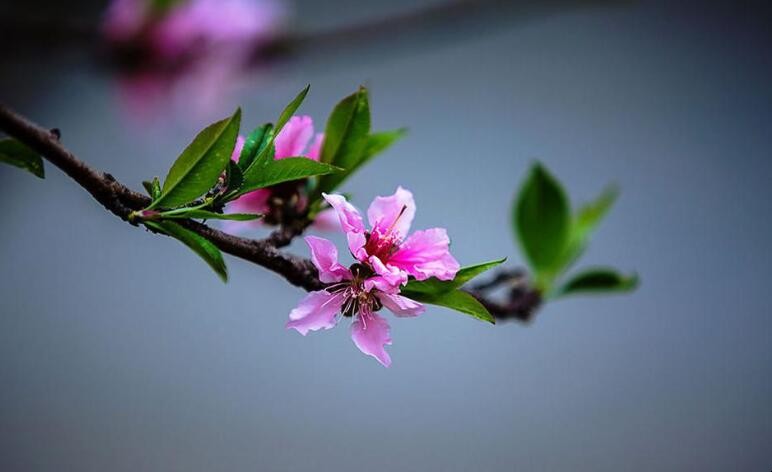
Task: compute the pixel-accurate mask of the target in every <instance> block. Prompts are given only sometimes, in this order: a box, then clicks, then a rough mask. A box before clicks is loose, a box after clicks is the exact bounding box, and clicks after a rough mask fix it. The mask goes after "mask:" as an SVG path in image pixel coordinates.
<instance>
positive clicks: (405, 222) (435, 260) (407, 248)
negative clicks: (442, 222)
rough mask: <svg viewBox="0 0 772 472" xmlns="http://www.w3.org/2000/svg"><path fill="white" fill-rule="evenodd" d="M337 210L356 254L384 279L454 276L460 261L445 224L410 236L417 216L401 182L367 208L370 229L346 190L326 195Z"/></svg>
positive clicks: (393, 282)
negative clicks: (452, 248) (451, 252)
mask: <svg viewBox="0 0 772 472" xmlns="http://www.w3.org/2000/svg"><path fill="white" fill-rule="evenodd" d="M324 198H325V200H327V202H328V203H329V204H330V206H332V208H334V209H335V211H336V212H337V213H338V218H339V220H340V225H341V228H342V229H343V231H344V232H345V233H346V239H347V240H348V247H349V250H350V251H351V254H352V255H353V256H354V257H355V258H356V259H357V260H359V261H360V262H362V263H365V264H368V265H369V266H370V267H372V268H373V270H374V271H375V273H376V274H377V277H375V279H377V280H378V283H379V284H388V285H394V286H398V285H401V284H405V283H406V282H407V279H408V276H413V277H415V278H416V279H417V280H426V279H428V278H429V277H436V278H438V279H440V280H453V278H454V277H455V276H456V272H458V269H459V264H458V262H457V261H456V259H455V258H453V256H452V255H451V254H450V251H449V246H450V239H449V238H448V234H447V232H446V231H445V229H444V228H432V229H427V230H423V231H416V232H414V233H413V234H412V235H410V236H408V231H409V229H410V224H411V223H412V222H413V217H414V216H415V210H416V208H415V202H414V201H413V194H412V193H410V192H409V191H407V190H405V189H403V188H402V187H398V188H397V191H396V192H395V193H394V195H390V196H388V197H376V198H375V200H373V202H372V204H370V207H369V208H368V209H367V219H368V221H369V223H370V227H371V229H370V230H369V231H367V230H365V226H364V223H363V222H362V217H361V215H360V214H359V211H357V209H356V208H354V206H352V205H351V204H350V203H348V202H347V201H346V198H345V197H343V196H342V195H327V194H324Z"/></svg>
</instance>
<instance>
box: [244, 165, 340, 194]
mask: <svg viewBox="0 0 772 472" xmlns="http://www.w3.org/2000/svg"><path fill="white" fill-rule="evenodd" d="M257 164H258V163H255V165H253V166H252V167H250V168H249V169H247V171H246V172H245V173H244V183H243V184H242V186H241V190H240V191H239V193H240V194H245V193H247V192H251V191H253V190H256V189H259V188H265V187H270V186H272V185H276V184H280V183H282V182H289V181H292V180H300V179H306V178H308V177H313V176H315V175H325V174H330V173H332V172H336V171H338V170H339V169H337V168H336V167H333V166H331V165H329V164H325V163H322V162H317V161H314V160H311V159H308V158H305V157H288V158H286V159H279V160H271V161H268V162H267V163H265V164H264V165H257Z"/></svg>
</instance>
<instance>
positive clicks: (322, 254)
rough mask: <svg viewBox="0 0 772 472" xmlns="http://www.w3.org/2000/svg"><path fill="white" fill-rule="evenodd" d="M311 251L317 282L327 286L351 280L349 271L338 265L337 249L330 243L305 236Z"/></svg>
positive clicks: (322, 239)
mask: <svg viewBox="0 0 772 472" xmlns="http://www.w3.org/2000/svg"><path fill="white" fill-rule="evenodd" d="M305 240H306V244H308V247H309V249H311V262H313V263H314V265H315V266H316V268H317V269H318V270H319V280H321V281H322V282H323V283H326V284H329V283H333V282H340V281H341V280H343V279H346V280H348V279H351V277H352V276H351V271H350V270H348V269H347V268H345V267H343V266H342V265H340V263H338V248H336V247H335V244H333V242H332V241H329V240H327V239H324V238H319V237H317V236H306V237H305Z"/></svg>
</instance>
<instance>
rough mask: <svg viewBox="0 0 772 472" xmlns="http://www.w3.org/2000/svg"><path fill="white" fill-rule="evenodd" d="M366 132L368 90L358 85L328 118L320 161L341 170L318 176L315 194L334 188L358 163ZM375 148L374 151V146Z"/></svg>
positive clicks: (367, 133) (365, 143)
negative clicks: (342, 170)
mask: <svg viewBox="0 0 772 472" xmlns="http://www.w3.org/2000/svg"><path fill="white" fill-rule="evenodd" d="M369 133H370V104H369V101H368V98H367V89H366V88H364V87H360V88H359V90H358V91H357V92H355V93H353V94H352V95H349V96H348V97H346V98H344V99H343V100H341V101H340V102H339V103H338V104H337V105H336V106H335V108H334V109H333V110H332V113H331V114H330V117H329V118H328V119H327V126H326V128H325V131H324V144H323V145H322V153H321V158H320V160H321V161H322V162H326V163H329V164H332V165H334V166H337V167H340V168H341V169H344V172H342V173H341V174H336V175H334V176H330V177H324V178H321V179H320V180H319V185H318V187H317V192H316V193H317V195H318V194H321V192H329V191H332V190H333V189H335V188H336V187H337V186H338V185H339V184H340V183H341V182H342V181H343V180H344V179H345V178H346V177H347V176H348V175H350V174H351V172H353V171H354V170H355V169H356V168H357V167H358V166H359V165H360V164H361V162H362V160H363V158H364V157H365V149H366V146H367V145H368V138H369ZM383 139H384V138H381V140H383ZM374 149H375V150H377V146H374Z"/></svg>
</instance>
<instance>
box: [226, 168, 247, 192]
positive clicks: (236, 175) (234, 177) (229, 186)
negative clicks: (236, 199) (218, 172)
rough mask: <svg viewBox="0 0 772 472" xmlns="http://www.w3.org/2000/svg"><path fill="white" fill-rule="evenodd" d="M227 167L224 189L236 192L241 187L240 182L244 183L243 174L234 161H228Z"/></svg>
mask: <svg viewBox="0 0 772 472" xmlns="http://www.w3.org/2000/svg"><path fill="white" fill-rule="evenodd" d="M227 169H228V170H227V171H226V175H225V189H226V191H228V192H237V191H238V190H239V189H240V188H241V184H243V183H244V174H243V173H242V172H241V167H239V165H238V164H236V162H235V161H230V162H228V167H227Z"/></svg>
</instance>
